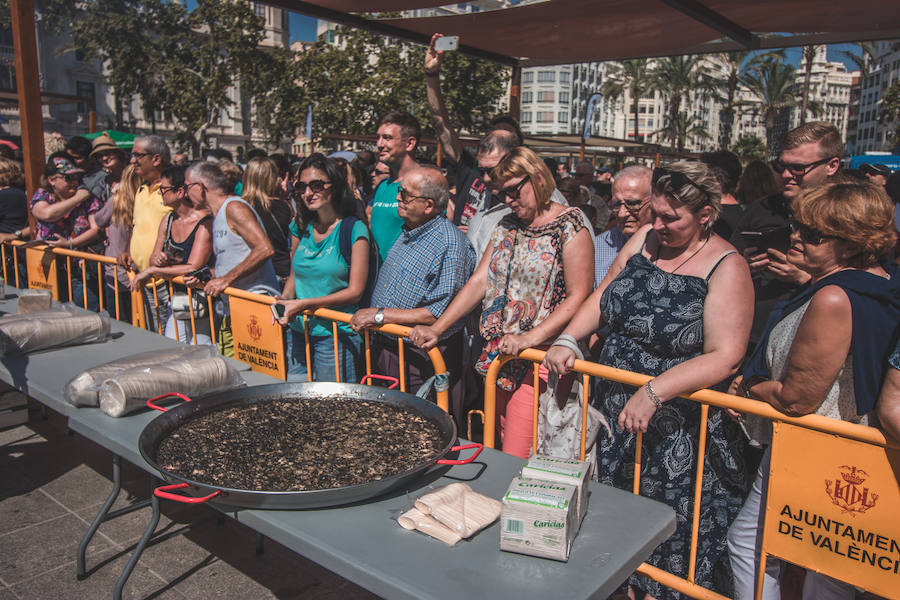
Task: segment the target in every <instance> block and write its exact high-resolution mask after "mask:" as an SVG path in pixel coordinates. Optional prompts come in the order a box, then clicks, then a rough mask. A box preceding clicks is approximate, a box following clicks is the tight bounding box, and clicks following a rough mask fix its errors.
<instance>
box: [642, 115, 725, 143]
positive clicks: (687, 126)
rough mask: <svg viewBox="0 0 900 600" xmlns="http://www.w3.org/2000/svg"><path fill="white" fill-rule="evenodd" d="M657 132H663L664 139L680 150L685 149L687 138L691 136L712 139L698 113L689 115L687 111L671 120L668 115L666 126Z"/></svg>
mask: <svg viewBox="0 0 900 600" xmlns="http://www.w3.org/2000/svg"><path fill="white" fill-rule="evenodd" d="M656 133H659V134H662V137H663V139H664V140H669V142H670V143H671V144H672V146H673V147H674V148H675V149H677V150H678V151H679V152H681V151H683V150H684V146H685V144H686V142H687V139H688V138H690V137H699V138H701V139H704V140H708V139H712V138H711V136H710V135H709V131H707V129H706V127H705V126H704V125H703V122H702V121H701V120H700V118H699V117H697V115H688V113H686V112H685V111H681V112H679V113H678V116H677V117H676V118H675V120H674V121H670V120H669V118H668V117H666V126H665V127H663V128H662V129H660V130H659V131H657V132H656Z"/></svg>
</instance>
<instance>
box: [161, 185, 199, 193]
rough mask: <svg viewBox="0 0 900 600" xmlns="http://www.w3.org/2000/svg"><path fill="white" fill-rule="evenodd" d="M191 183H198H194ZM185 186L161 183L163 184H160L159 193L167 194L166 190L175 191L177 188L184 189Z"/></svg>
mask: <svg viewBox="0 0 900 600" xmlns="http://www.w3.org/2000/svg"><path fill="white" fill-rule="evenodd" d="M191 185H196V184H195V183H192V184H191ZM183 187H184V186H180V185H161V186H159V193H160V194H165V193H166V192H175V191H177V190H180V189H182V188H183Z"/></svg>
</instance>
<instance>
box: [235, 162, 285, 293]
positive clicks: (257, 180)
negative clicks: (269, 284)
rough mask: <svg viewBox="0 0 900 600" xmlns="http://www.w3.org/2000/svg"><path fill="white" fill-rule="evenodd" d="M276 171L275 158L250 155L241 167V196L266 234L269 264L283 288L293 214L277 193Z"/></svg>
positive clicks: (277, 179)
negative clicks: (259, 221)
mask: <svg viewBox="0 0 900 600" xmlns="http://www.w3.org/2000/svg"><path fill="white" fill-rule="evenodd" d="M278 186H279V172H278V166H277V165H276V164H275V161H273V160H272V159H269V158H262V157H257V158H251V159H250V162H248V163H247V168H246V169H245V170H244V179H243V181H242V182H241V188H242V190H243V195H242V196H241V197H242V198H243V199H244V200H245V201H246V202H247V203H248V204H250V206H252V207H253V210H255V211H256V214H258V215H259V218H260V220H262V224H263V229H265V231H266V236H267V237H268V238H269V241H270V242H271V243H272V249H273V250H274V251H275V254H274V255H272V266H273V267H275V275H277V276H278V282H279V284H280V285H281V286H282V289H284V282H285V279H286V278H287V276H288V275H290V273H291V246H290V238H291V236H290V227H291V220H292V219H293V217H294V215H293V212H292V211H291V207H290V205H288V203H287V202H285V201H284V200H282V199H281V198H280V197H279V196H278Z"/></svg>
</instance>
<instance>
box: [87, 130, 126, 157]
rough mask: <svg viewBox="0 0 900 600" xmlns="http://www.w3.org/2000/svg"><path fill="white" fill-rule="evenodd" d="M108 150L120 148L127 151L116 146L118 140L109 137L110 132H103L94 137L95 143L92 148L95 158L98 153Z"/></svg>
mask: <svg viewBox="0 0 900 600" xmlns="http://www.w3.org/2000/svg"><path fill="white" fill-rule="evenodd" d="M107 150H118V151H119V152H121V153H123V154H124V153H125V151H124V150H122V149H121V148H119V147H118V146H116V142H115V141H114V140H113V139H112V138H111V137H109V134H108V133H102V134H100V135H98V136H97V137H96V138H94V143H93V144H92V148H91V158H94V157H95V156H96V155H98V154H100V153H101V152H104V151H107Z"/></svg>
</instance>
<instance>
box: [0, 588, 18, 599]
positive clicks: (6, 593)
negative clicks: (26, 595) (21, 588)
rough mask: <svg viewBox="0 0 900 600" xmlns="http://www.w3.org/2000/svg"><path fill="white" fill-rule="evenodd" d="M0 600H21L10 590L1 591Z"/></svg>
mask: <svg viewBox="0 0 900 600" xmlns="http://www.w3.org/2000/svg"><path fill="white" fill-rule="evenodd" d="M0 600H19V597H18V596H16V595H15V594H14V593H12V592H11V591H9V590H8V589H0Z"/></svg>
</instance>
